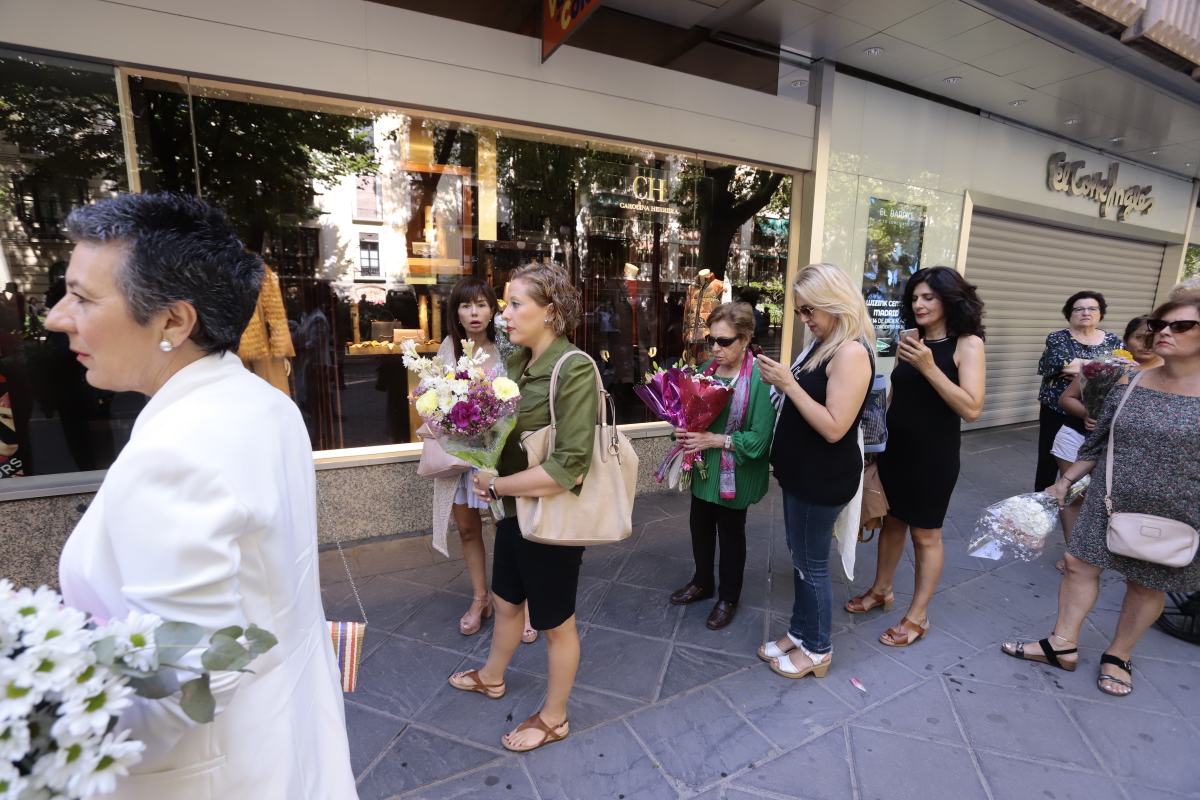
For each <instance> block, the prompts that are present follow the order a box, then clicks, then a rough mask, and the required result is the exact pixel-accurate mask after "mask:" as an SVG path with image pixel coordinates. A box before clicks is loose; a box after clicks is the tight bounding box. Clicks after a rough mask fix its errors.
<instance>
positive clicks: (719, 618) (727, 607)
mask: <svg viewBox="0 0 1200 800" xmlns="http://www.w3.org/2000/svg"><path fill="white" fill-rule="evenodd" d="M736 612H737V604H736V603H730V602H727V601H725V600H720V601H718V602H717V604H716V605H715V606H713V610H712V613H710V614H709V615H708V622H706V623H704V624H705V625H707V626H708V629H709V630H711V631H719V630H721V628H724V627H725V626H726V625H728V624H729V623H731V622H733V615H734V613H736Z"/></svg>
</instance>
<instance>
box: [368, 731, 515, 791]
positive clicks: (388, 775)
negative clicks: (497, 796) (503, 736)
mask: <svg viewBox="0 0 1200 800" xmlns="http://www.w3.org/2000/svg"><path fill="white" fill-rule="evenodd" d="M498 758H500V756H499V755H498V754H497V753H495V752H488V751H487V750H483V749H480V748H478V747H474V746H472V745H469V744H464V743H462V742H460V741H456V740H454V739H448V738H446V737H444V736H438V735H437V734H433V733H430V732H428V731H423V730H420V729H418V728H414V727H412V726H409V727H408V728H407V729H406V730H405V731H404V733H402V734H400V736H398V737H397V738H396V739H395V740H394V741H393V742H392V744H391V746H390V747H389V748H388V750H387V751H386V752H385V753H384V754H383V756H382V757H381V758H380V759H379V760H378V761H377V762H376V764H375V766H373V767H372V768H371V769H370V771H369V772H367V774H366V775H364V776H363V777H361V778H360V779H359V781H358V796H359V800H386V798H389V797H394V796H395V795H396V794H398V793H400V792H403V791H406V790H408V789H414V788H417V787H420V786H424V785H425V784H427V783H433V782H434V781H439V780H442V779H444V778H449V777H451V776H454V775H458V774H460V773H462V772H465V771H467V770H471V769H475V768H476V767H480V766H483V765H484V764H486V763H488V762H490V761H495V760H497V759H498Z"/></svg>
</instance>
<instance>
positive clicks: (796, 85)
mask: <svg viewBox="0 0 1200 800" xmlns="http://www.w3.org/2000/svg"><path fill="white" fill-rule="evenodd" d="M802 86H808V81H805V80H795V81H792V88H793V89H799V88H801V87H802Z"/></svg>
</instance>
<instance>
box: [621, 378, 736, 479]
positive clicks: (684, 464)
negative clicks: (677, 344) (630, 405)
mask: <svg viewBox="0 0 1200 800" xmlns="http://www.w3.org/2000/svg"><path fill="white" fill-rule="evenodd" d="M715 371H716V364H715V363H713V364H710V365H709V367H708V369H706V370H704V371H703V372H700V371H697V370H696V368H695V367H690V366H682V365H678V364H677V365H676V366H673V367H668V368H667V369H656V370H655V371H654V372H651V373H647V374H646V382H645V383H644V384H640V385H638V386H635V387H633V391H634V392H635V393H636V394H637V396H638V397H640V398H642V402H644V403H645V404H646V405H647V406H649V408H650V410H651V411H653V412H654V413H655V415H656V416H657V417H658V418H659V419H661V420H663V421H665V422H669V423H671V425H672V426H673V427H676V428H684V429H685V430H688V431H694V432H700V431H706V430H708V428H709V426H710V425H712V424H713V422H714V421H715V420H716V418H717V417H719V416H721V412H722V411H724V410H725V406H727V405H728V404H729V398H730V397H731V396H732V394H733V392H732V388H733V387H731V386H727V385H725V384H724V383H721V382H720V381H719V380H717V379H716V378H714V377H713V372H715ZM693 469H695V470H696V471H697V472H699V473H700V477H701V478H707V477H708V475H707V471H706V470H705V467H704V457H703V455H702V454H701V453H685V452H684V448H683V445H682V444H679V443H678V442H676V443H675V445H674V446H673V447H672V448H671V450H670V452H668V453H667V455H666V457H665V458H663V460H662V463H661V464H659V465H658V469H657V470H655V471H654V479H655V480H656V481H658V482H659V483H662V482H663V481H666V482H667V485H668V486H670V487H671V488H675V487H678V488H679V489H680V491H682V490H683V489H685V488H687V487H688V486H689V485H690V484H691V475H692V470H693Z"/></svg>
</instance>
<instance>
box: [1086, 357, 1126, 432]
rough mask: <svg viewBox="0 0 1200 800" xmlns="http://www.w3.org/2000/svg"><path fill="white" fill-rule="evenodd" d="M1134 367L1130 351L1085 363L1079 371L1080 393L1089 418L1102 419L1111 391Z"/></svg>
mask: <svg viewBox="0 0 1200 800" xmlns="http://www.w3.org/2000/svg"><path fill="white" fill-rule="evenodd" d="M1133 366H1136V362H1135V361H1134V360H1133V355H1132V354H1131V353H1130V352H1129V351H1128V350H1116V351H1114V352H1113V354H1112V355H1111V356H1109V357H1108V358H1098V359H1095V360H1093V361H1086V362H1084V364H1083V366H1082V367H1081V368H1080V370H1079V393H1080V395H1081V396H1082V398H1083V405H1084V408H1086V409H1087V414H1088V416H1089V417H1091V418H1092V419H1099V418H1100V409H1102V408H1104V400H1105V398H1107V397H1108V393H1109V391H1110V390H1111V389H1112V387H1113V386H1115V385H1116V384H1117V382H1118V381H1119V380H1121V378H1123V377H1124V376H1125V375H1126V374H1128V372H1129V368H1130V367H1133Z"/></svg>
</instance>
